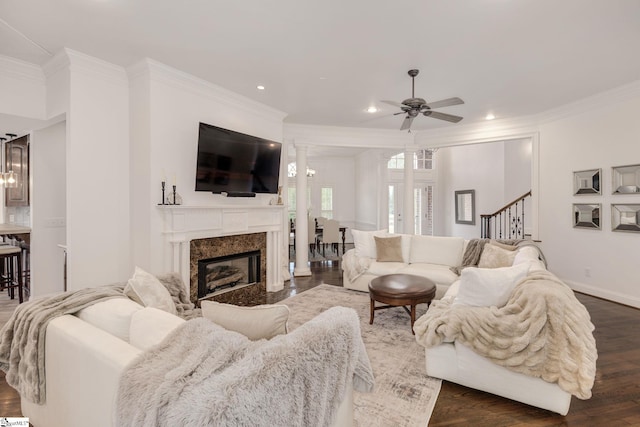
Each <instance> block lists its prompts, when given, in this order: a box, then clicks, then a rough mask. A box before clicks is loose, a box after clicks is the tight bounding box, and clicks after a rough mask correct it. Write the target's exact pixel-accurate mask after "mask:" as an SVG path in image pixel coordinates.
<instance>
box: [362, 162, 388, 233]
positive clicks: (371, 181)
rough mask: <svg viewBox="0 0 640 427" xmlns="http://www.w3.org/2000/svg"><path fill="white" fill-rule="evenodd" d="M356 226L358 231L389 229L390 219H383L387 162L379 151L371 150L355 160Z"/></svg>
mask: <svg viewBox="0 0 640 427" xmlns="http://www.w3.org/2000/svg"><path fill="white" fill-rule="evenodd" d="M355 163H356V165H355V183H356V186H355V205H356V207H355V224H354V228H355V229H356V230H376V229H379V228H387V221H388V219H385V218H381V209H382V206H381V202H382V199H383V197H382V192H383V191H384V192H386V191H387V188H386V170H385V169H386V167H387V164H386V161H385V160H384V158H383V156H382V154H381V153H380V152H379V151H378V150H370V151H367V152H364V153H362V154H360V155H358V156H357V157H356V160H355Z"/></svg>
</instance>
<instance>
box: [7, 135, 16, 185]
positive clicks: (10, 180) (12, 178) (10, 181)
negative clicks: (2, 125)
mask: <svg viewBox="0 0 640 427" xmlns="http://www.w3.org/2000/svg"><path fill="white" fill-rule="evenodd" d="M5 135H7V136H8V137H9V138H11V139H10V140H9V155H8V156H7V161H8V163H9V164H8V165H7V168H8V169H9V172H6V173H5V174H4V185H5V187H7V188H16V187H17V186H18V175H17V174H16V173H15V172H14V171H13V153H12V151H13V143H12V141H13V139H14V138H15V137H16V136H18V135H16V134H15V133H7V134H5Z"/></svg>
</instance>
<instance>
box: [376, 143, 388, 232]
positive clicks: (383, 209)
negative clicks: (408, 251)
mask: <svg viewBox="0 0 640 427" xmlns="http://www.w3.org/2000/svg"><path fill="white" fill-rule="evenodd" d="M390 158H391V156H389V154H387V153H384V152H381V153H380V160H379V167H380V177H381V182H380V187H381V188H380V193H379V194H380V206H379V208H378V211H379V215H380V216H379V218H378V229H384V228H389V167H388V165H389V159H390Z"/></svg>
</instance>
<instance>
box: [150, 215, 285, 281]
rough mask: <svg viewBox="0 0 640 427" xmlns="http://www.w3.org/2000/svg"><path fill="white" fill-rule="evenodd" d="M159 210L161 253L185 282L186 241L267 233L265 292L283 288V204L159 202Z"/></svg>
mask: <svg viewBox="0 0 640 427" xmlns="http://www.w3.org/2000/svg"><path fill="white" fill-rule="evenodd" d="M158 209H159V210H160V212H161V213H162V219H163V229H162V234H163V236H164V246H165V247H164V253H165V254H167V255H168V256H169V257H170V259H171V265H172V268H173V271H177V272H178V273H180V275H181V276H182V280H183V281H184V283H185V284H187V283H189V281H190V279H189V275H190V264H189V256H190V253H189V250H190V249H189V246H190V245H189V243H190V242H191V240H193V239H206V238H211V237H222V236H232V235H237V234H250V233H267V272H266V277H267V284H266V285H267V291H269V292H275V291H278V290H280V289H282V288H283V287H284V281H283V278H282V274H281V269H280V266H281V265H282V256H283V253H282V252H283V251H282V248H283V247H284V241H283V239H284V232H283V230H284V222H285V221H284V212H283V209H284V206H282V205H256V206H252V205H247V206H245V205H216V206H185V205H159V206H158Z"/></svg>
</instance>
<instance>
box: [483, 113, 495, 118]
mask: <svg viewBox="0 0 640 427" xmlns="http://www.w3.org/2000/svg"><path fill="white" fill-rule="evenodd" d="M495 118H496V116H494V115H493V113H489V114H487V115H486V116H485V117H484V119H485V120H493V119H495Z"/></svg>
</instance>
